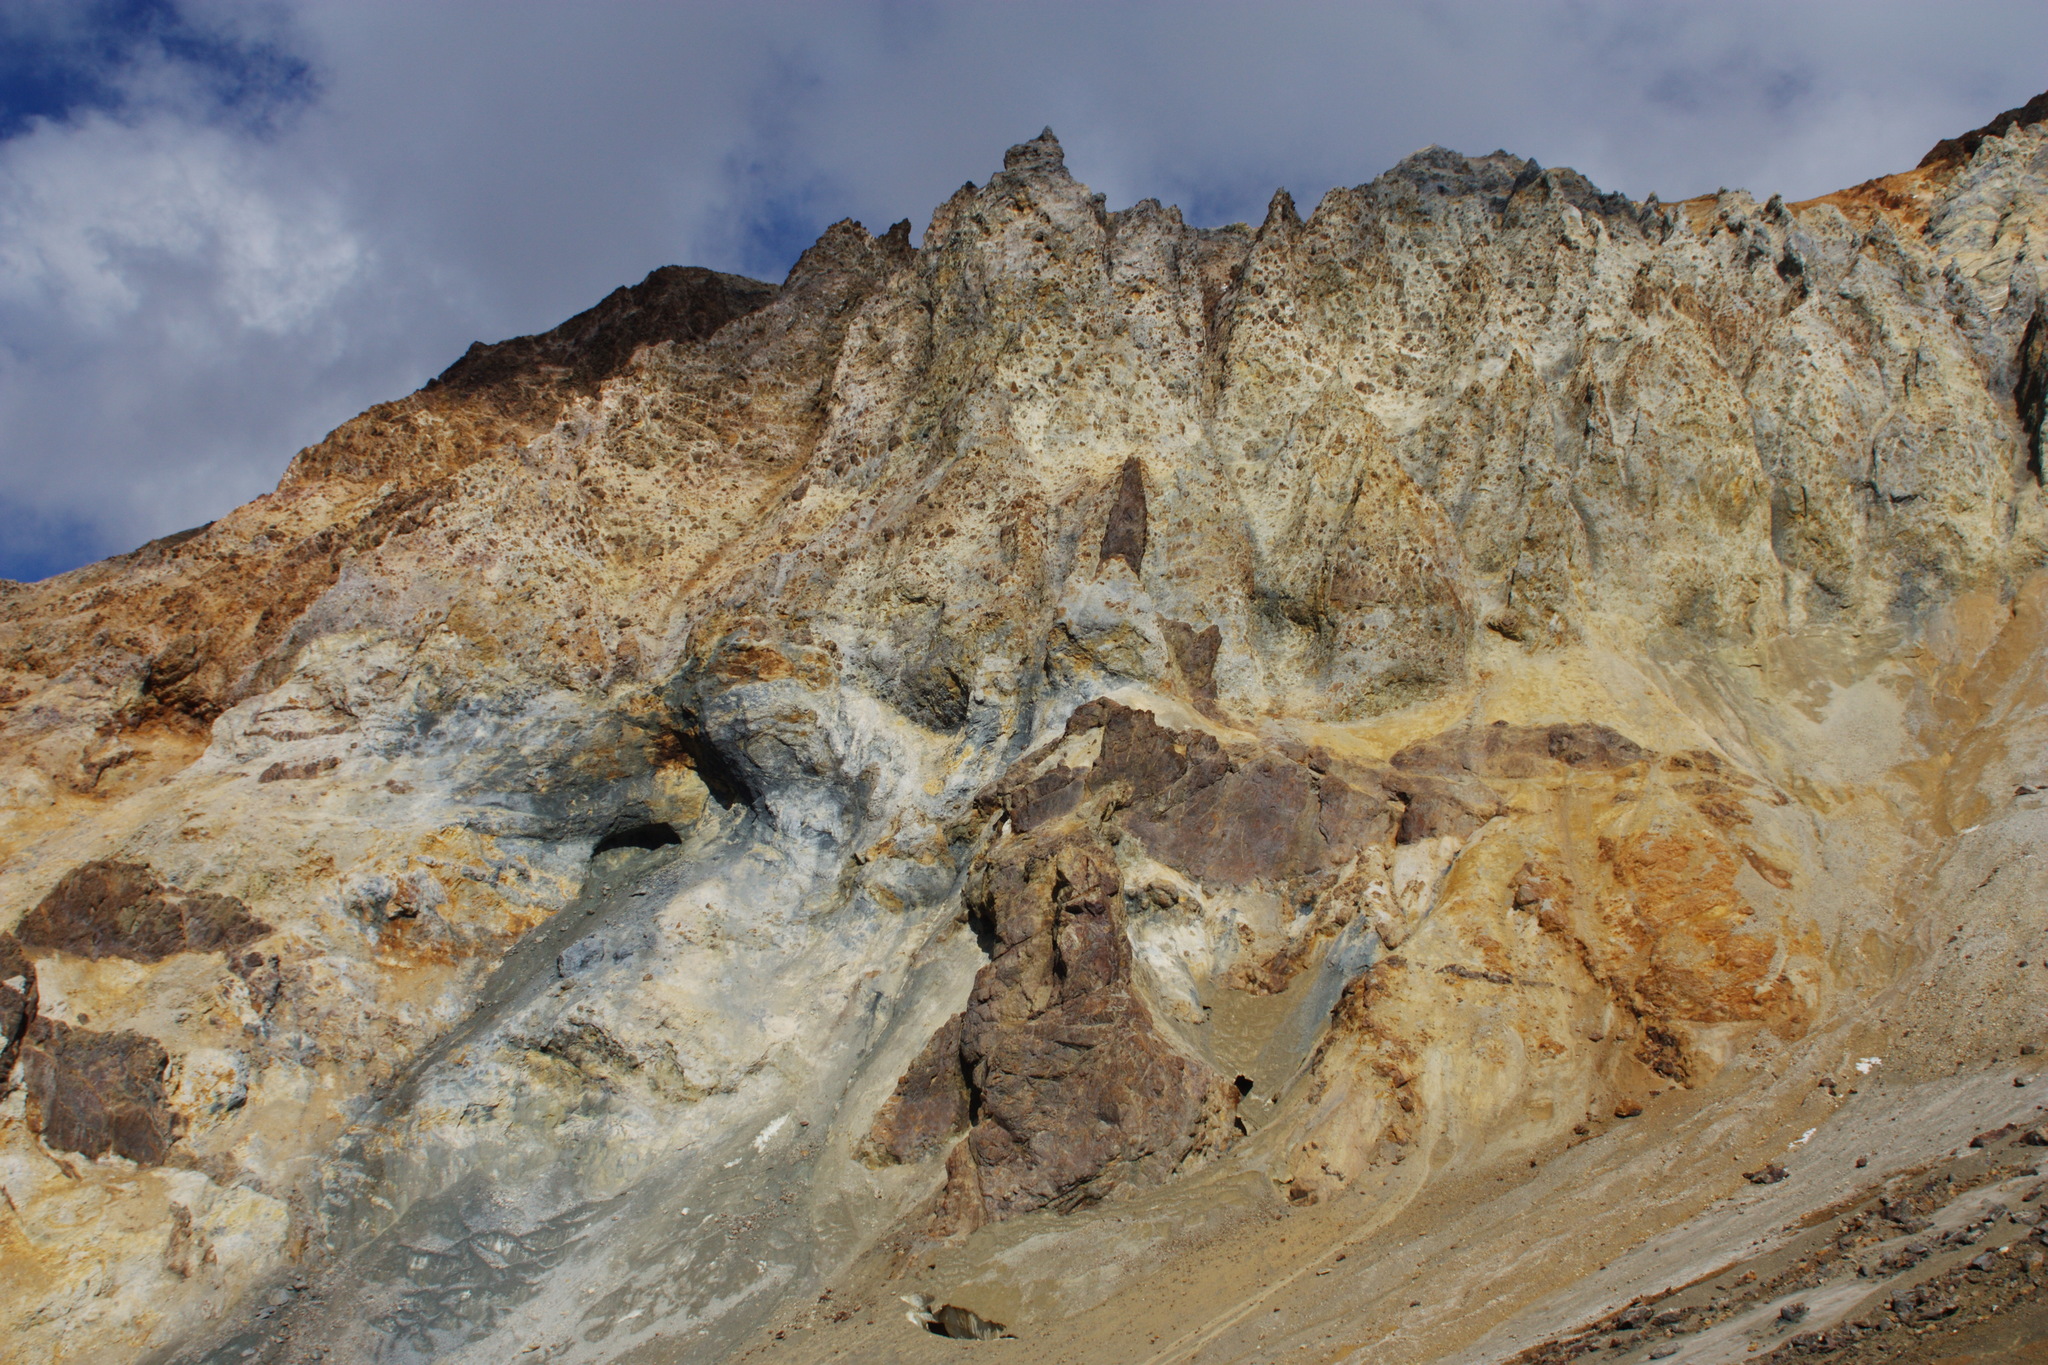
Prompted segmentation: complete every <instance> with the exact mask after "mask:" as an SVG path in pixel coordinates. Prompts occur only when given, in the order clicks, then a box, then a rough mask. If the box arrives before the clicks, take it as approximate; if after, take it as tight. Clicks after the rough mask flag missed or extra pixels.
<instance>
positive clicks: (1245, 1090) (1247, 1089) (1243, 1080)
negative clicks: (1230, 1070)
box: [1236, 1076, 1252, 1099]
mask: <svg viewBox="0 0 2048 1365" xmlns="http://www.w3.org/2000/svg"><path fill="white" fill-rule="evenodd" d="M1236 1085H1237V1097H1238V1098H1239V1099H1243V1098H1244V1097H1245V1096H1247V1095H1249V1094H1251V1093H1252V1078H1251V1077H1249V1076H1239V1077H1238V1078H1237V1081H1236Z"/></svg>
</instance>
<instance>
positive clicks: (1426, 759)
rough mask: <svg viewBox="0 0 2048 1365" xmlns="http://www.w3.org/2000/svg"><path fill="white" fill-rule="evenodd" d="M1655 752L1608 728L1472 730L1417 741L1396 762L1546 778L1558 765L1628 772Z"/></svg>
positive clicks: (1502, 724) (1422, 768) (1498, 724)
mask: <svg viewBox="0 0 2048 1365" xmlns="http://www.w3.org/2000/svg"><path fill="white" fill-rule="evenodd" d="M1650 757H1651V754H1650V751H1649V750H1647V749H1645V748H1643V747H1642V746H1641V745H1639V744H1637V743H1636V742H1635V741H1634V740H1632V739H1630V738H1628V737H1627V736H1626V735H1623V734H1621V733H1620V732H1618V731H1615V730H1610V729H1608V728H1607V727H1606V726H1605V725H1593V724H1589V723H1586V722H1583V721H1581V722H1575V723H1572V724H1563V725H1510V724H1508V723H1507V722H1506V721H1501V720H1497V721H1495V722H1494V723H1493V724H1491V725H1469V726H1464V727H1461V728H1459V729H1456V730H1446V731H1444V732H1443V733H1442V734H1440V735H1433V736H1431V737H1430V738H1428V739H1424V740H1417V741H1416V742H1415V743H1413V744H1411V745H1409V746H1408V747H1407V748H1405V749H1402V750H1401V751H1400V752H1399V753H1397V754H1395V755H1394V757H1393V759H1392V760H1391V761H1392V763H1393V765H1394V766H1395V767H1396V768H1400V769H1405V770H1408V771H1411V772H1438V773H1455V772H1468V773H1473V774H1476V775H1478V776H1480V777H1501V778H1518V777H1541V776H1544V775H1545V774H1547V773H1552V772H1555V771H1556V770H1557V768H1556V765H1559V764H1562V765H1563V766H1565V767H1567V768H1577V769H1582V770H1611V769H1615V768H1626V767H1628V766H1629V765H1631V764H1634V763H1641V762H1644V761H1645V760H1647V759H1648V758H1650Z"/></svg>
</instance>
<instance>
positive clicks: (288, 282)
mask: <svg viewBox="0 0 2048 1365" xmlns="http://www.w3.org/2000/svg"><path fill="white" fill-rule="evenodd" d="M268 150H269V149H267V148H263V147H260V146H252V145H250V143H249V142H248V140H247V139H246V138H245V137H242V136H238V135H237V134H236V133H234V132H232V131H230V130H228V129H223V128H218V127H206V126H201V127H193V126H191V125H190V124H189V123H186V122H185V121H183V120H181V119H178V118H176V117H175V116H171V115H157V116H154V117H151V118H149V119H147V120H146V121H143V122H139V123H130V122H126V121H124V120H121V119H117V118H114V117H110V116H108V115H105V114H94V115H90V116H88V117H87V118H85V119H83V120H81V121H80V122H77V123H43V124H41V125H40V126H38V127H37V128H36V129H35V130H34V131H33V132H30V133H28V134H26V135H24V136H21V137H17V138H14V139H12V140H10V141H8V142H5V143H0V297H5V298H7V299H9V300H11V301H13V302H15V303H17V304H23V305H29V306H35V307H41V308H45V309H48V310H50V311H51V312H52V313H53V314H55V315H56V316H55V318H54V319H53V320H54V321H58V322H60V323H63V324H70V325H72V326H79V327H91V328H98V329H104V328H108V327H111V326H115V325H117V324H120V323H123V322H125V321H127V320H128V319H130V318H131V317H132V316H133V315H134V314H135V313H136V312H137V311H138V310H141V309H144V308H145V307H147V306H148V305H149V304H150V303H151V302H152V301H154V300H155V299H156V298H157V297H159V295H160V286H159V283H158V282H159V280H160V279H161V278H162V277H164V276H167V275H170V276H181V275H182V276H187V277H190V276H195V275H196V276H199V277H202V278H203V279H204V280H206V281H207V282H208V285H209V287H208V288H207V290H206V293H207V294H208V296H209V297H210V302H211V304H212V308H211V309H210V310H209V311H211V312H213V313H214V314H216V316H215V317H214V318H212V319H208V320H206V321H208V322H211V323H212V324H214V326H224V327H228V328H239V329H246V330H250V331H255V332H260V333H264V334H267V335H270V336H277V335H281V334H283V333H285V332H288V331H291V330H293V329H295V328H298V327H302V326H304V325H305V324H306V323H307V322H308V321H310V320H312V319H313V318H315V317H316V316H317V315H318V314H319V313H320V311H321V310H322V309H324V308H326V307H328V306H330V305H331V304H332V303H333V302H334V300H335V299H336V297H337V296H338V295H339V294H340V293H341V292H342V291H343V290H344V289H345V288H347V287H348V286H349V285H350V284H351V283H352V282H353V281H354V280H356V279H357V278H358V277H359V275H360V274H361V273H362V271H363V270H364V269H365V268H366V266H367V265H368V263H369V262H368V254H369V253H368V252H367V251H366V249H365V247H364V246H363V244H362V243H361V242H360V241H359V240H358V239H357V237H356V236H355V235H354V234H353V233H351V232H350V231H349V230H348V228H347V226H346V225H345V224H344V222H343V221H342V215H341V211H340V208H339V206H338V205H337V204H336V203H335V202H334V201H333V199H332V198H331V196H327V195H324V194H321V193H319V192H317V191H313V190H310V189H308V188H307V187H305V186H302V185H291V184H282V185H280V184H277V183H274V180H273V183H265V181H266V179H271V178H272V174H271V173H272V172H274V169H275V167H274V166H273V165H266V164H264V163H265V161H266V160H268V158H267V157H266V156H265V155H264V154H265V152H267V151H268ZM165 321H172V320H171V319H166V320H165ZM185 321H187V322H188V323H189V322H190V321H193V320H190V319H187V320H185ZM207 330H212V328H211V327H209V328H207ZM186 339H187V340H192V339H194V338H191V337H190V336H188V337H187V338H186Z"/></svg>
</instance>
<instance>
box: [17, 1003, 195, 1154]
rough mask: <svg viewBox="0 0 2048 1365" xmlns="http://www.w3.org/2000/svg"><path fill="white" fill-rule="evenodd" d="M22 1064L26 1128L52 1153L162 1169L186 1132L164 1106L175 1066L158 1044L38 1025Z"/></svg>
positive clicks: (41, 1021) (51, 1024)
mask: <svg viewBox="0 0 2048 1365" xmlns="http://www.w3.org/2000/svg"><path fill="white" fill-rule="evenodd" d="M22 1061H23V1072H24V1075H25V1078H26V1080H27V1083H28V1099H29V1106H28V1119H29V1127H30V1128H31V1129H33V1130H34V1131H35V1132H36V1133H38V1134H39V1135H40V1136H41V1137H42V1139H43V1141H44V1142H45V1143H46V1144H48V1145H49V1146H51V1147H54V1148H57V1149H59V1150H61V1151H67V1152H77V1153H78V1154H79V1155H80V1156H86V1157H100V1156H105V1155H106V1154H107V1153H109V1152H112V1153H113V1154H114V1155H116V1156H124V1157H127V1158H128V1159H129V1160H130V1161H133V1162H136V1163H138V1164H140V1165H144V1166H158V1165H162V1164H163V1160H164V1157H165V1156H166V1155H167V1154H168V1153H169V1151H170V1147H171V1144H172V1143H174V1142H176V1141H177V1140H178V1136H179V1134H180V1133H181V1132H182V1130H183V1127H184V1124H183V1121H182V1119H181V1118H180V1116H179V1115H178V1114H177V1112H176V1111H175V1110H173V1109H172V1108H171V1107H170V1105H169V1104H168V1103H167V1102H166V1101H165V1099H164V1093H163V1077H164V1068H165V1067H167V1066H168V1065H169V1064H170V1058H169V1056H168V1055H166V1053H165V1052H164V1049H163V1045H162V1044H161V1043H159V1042H157V1041H156V1039H154V1038H148V1037H144V1036H143V1035H142V1034H139V1033H97V1032H94V1031H93V1030H91V1029H82V1028H73V1027H71V1026H69V1025H66V1024H61V1023H58V1022H57V1021H56V1020H54V1019H38V1020H36V1021H35V1023H33V1024H32V1025H30V1026H29V1031H28V1042H27V1046H26V1047H24V1048H23V1049H22Z"/></svg>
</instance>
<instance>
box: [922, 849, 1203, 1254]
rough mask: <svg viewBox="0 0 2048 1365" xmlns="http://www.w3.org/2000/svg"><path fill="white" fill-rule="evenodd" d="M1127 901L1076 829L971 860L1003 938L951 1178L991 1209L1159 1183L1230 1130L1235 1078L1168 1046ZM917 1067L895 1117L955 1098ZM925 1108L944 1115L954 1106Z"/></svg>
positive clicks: (973, 1046)
mask: <svg viewBox="0 0 2048 1365" xmlns="http://www.w3.org/2000/svg"><path fill="white" fill-rule="evenodd" d="M1121 900H1122V884H1121V881H1120V879H1119V877H1118V874H1117V868H1116V862H1115V860H1114V858H1113V857H1112V856H1111V854H1110V851H1109V849H1108V848H1107V847H1106V846H1105V845H1104V844H1103V843H1102V842H1101V841H1100V839H1099V838H1097V837H1096V836H1095V835H1094V834H1093V833H1092V832H1091V831H1085V830H1079V829H1076V828H1075V827H1074V826H1072V825H1071V824H1066V825H1062V826H1057V827H1052V828H1048V829H1043V830H1040V831H1035V832H1033V833H1031V834H1028V835H1024V836H1020V837H1016V838H1013V839H1010V840H1008V841H1006V842H1005V843H1004V844H1002V845H1000V846H999V847H998V848H996V849H995V850H993V851H992V852H991V853H989V854H988V855H986V857H985V858H984V860H983V862H982V863H981V865H980V866H979V867H978V868H977V870H976V874H975V877H974V879H973V883H972V885H971V887H970V889H969V892H968V906H969V909H970V911H971V912H972V913H974V914H976V915H978V916H979V917H981V918H982V919H984V920H985V921H986V922H987V924H988V925H989V927H990V929H991V931H992V934H993V937H994V939H995V945H996V946H995V951H994V955H993V957H992V958H991V960H990V962H989V963H988V965H987V966H985V967H984V968H982V970H981V973H980V974H979V975H978V976H977V977H976V978H975V983H974V992H973V996H972V999H971V1000H970V1002H969V1004H968V1007H967V1011H966V1014H965V1016H964V1017H963V1018H962V1019H961V1020H960V1022H959V1054H958V1055H959V1059H960V1062H961V1064H962V1067H963V1071H964V1075H965V1078H966V1082H967V1085H968V1089H969V1094H970V1096H971V1115H972V1118H973V1127H972V1129H971V1130H970V1131H969V1134H968V1138H967V1144H966V1154H967V1158H968V1160H967V1161H965V1162H949V1177H950V1178H949V1186H950V1185H960V1184H964V1183H966V1182H968V1181H969V1180H970V1179H971V1181H972V1183H973V1184H974V1185H975V1186H976V1187H978V1189H979V1191H980V1195H981V1203H982V1207H983V1210H984V1211H985V1213H986V1216H987V1217H989V1218H991V1219H995V1218H1001V1217H1006V1216H1008V1215H1011V1214H1016V1213H1022V1212H1025V1211H1026V1210H1029V1209H1035V1208H1040V1207H1046V1206H1050V1207H1054V1208H1059V1209H1070V1208H1075V1207H1078V1206H1080V1205H1082V1204H1086V1203H1090V1202H1093V1201H1095V1200H1097V1199H1100V1198H1101V1197H1103V1196H1104V1195H1105V1194H1107V1193H1108V1192H1109V1191H1111V1190H1112V1189H1114V1188H1116V1187H1117V1186H1120V1185H1124V1184H1129V1183H1134V1182H1146V1183H1149V1182H1151V1181H1154V1180H1157V1179H1160V1178H1162V1177H1164V1176H1165V1175H1167V1174H1168V1173H1170V1172H1171V1171H1172V1170H1173V1169H1174V1168H1175V1167H1177V1166H1178V1165H1179V1164H1180V1163H1181V1162H1182V1161H1183V1160H1184V1159H1185V1158H1186V1157H1187V1156H1188V1155H1189V1154H1190V1153H1192V1152H1194V1151H1196V1150H1198V1149H1199V1148H1201V1147H1203V1146H1205V1145H1208V1144H1210V1143H1213V1142H1215V1141H1216V1140H1217V1139H1218V1137H1219V1136H1220V1135H1221V1134H1222V1133H1223V1132H1224V1131H1226V1130H1227V1128H1228V1125H1229V1121H1230V1115H1231V1111H1232V1110H1233V1109H1234V1107H1235V1105H1234V1101H1235V1098H1236V1090H1235V1088H1234V1087H1233V1086H1231V1085H1230V1084H1229V1083H1228V1082H1227V1081H1225V1080H1224V1079H1223V1078H1222V1077H1221V1076H1218V1075H1216V1074H1215V1073H1214V1072H1212V1071H1210V1069H1209V1068H1208V1067H1206V1066H1205V1065H1203V1064H1202V1063H1201V1062H1199V1061H1197V1060H1195V1059H1193V1058H1190V1057H1188V1056H1185V1055H1184V1054H1182V1053H1181V1052H1179V1051H1178V1050H1177V1049H1175V1048H1174V1047H1173V1046H1171V1045H1170V1044H1169V1043H1168V1042H1167V1041H1166V1039H1165V1038H1163V1037H1162V1036H1161V1035H1160V1034H1159V1032H1158V1030H1157V1029H1156V1028H1155V1027H1154V1025H1153V1022H1152V1017H1151V1013H1150V1011H1149V1010H1147V1009H1146V1007H1145V1004H1144V1002H1143V1001H1142V1000H1140V999H1139V998H1138V997H1137V995H1136V994H1135V993H1134V992H1133V990H1132V987H1131V948H1130V942H1129V940H1128V939H1127V938H1126V937H1125V935H1124V928H1123V923H1122V920H1121V917H1120V914H1119V911H1118V906H1119V904H1120V903H1121ZM952 1027H953V1025H951V1024H949V1025H948V1026H947V1030H942V1031H941V1034H940V1036H939V1038H938V1039H935V1040H934V1044H933V1047H934V1048H935V1049H939V1050H941V1051H942V1050H943V1048H944V1045H945V1041H946V1038H945V1034H946V1032H947V1031H948V1030H950V1029H951V1028H952ZM931 1051H932V1049H928V1050H927V1052H928V1054H930V1053H931ZM923 1060H924V1059H920V1064H921V1065H922V1063H923ZM932 1069H933V1071H934V1074H935V1075H936V1074H938V1073H939V1072H940V1070H941V1068H939V1067H937V1066H936V1065H934V1067H933V1068H932ZM916 1071H917V1068H913V1076H909V1077H906V1078H905V1083H904V1085H902V1086H899V1095H902V1096H905V1097H906V1103H904V1104H899V1105H897V1112H898V1113H899V1114H900V1113H903V1112H904V1111H906V1110H909V1109H914V1108H921V1107H924V1102H923V1101H917V1100H909V1099H908V1097H910V1096H912V1095H935V1094H943V1093H944V1088H943V1085H941V1084H939V1083H938V1082H936V1081H934V1082H933V1083H931V1084H929V1085H928V1084H926V1083H924V1082H923V1081H922V1080H920V1079H917V1078H916V1076H915V1073H916ZM892 1103H894V1101H893V1100H892ZM928 1107H930V1108H931V1109H932V1110H933V1117H934V1121H936V1117H937V1110H939V1109H942V1108H944V1102H943V1101H942V1100H937V1099H934V1100H932V1101H931V1102H930V1104H929V1106H928ZM921 1131H922V1134H924V1135H930V1134H931V1133H932V1131H933V1130H932V1127H931V1126H929V1125H928V1126H927V1127H925V1128H924V1129H923V1130H921ZM897 1141H898V1144H899V1145H903V1146H905V1147H906V1149H909V1148H913V1147H915V1146H916V1145H917V1140H910V1141H906V1140H905V1139H902V1138H899V1139H897ZM956 1165H957V1166H960V1167H961V1169H958V1170H952V1169H951V1168H952V1167H953V1166H956ZM955 1202H957V1201H955Z"/></svg>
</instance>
